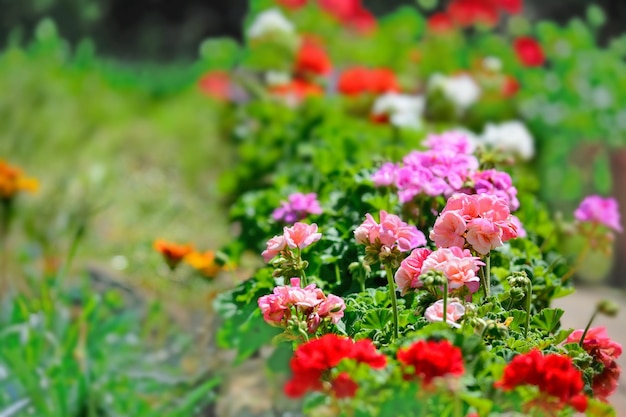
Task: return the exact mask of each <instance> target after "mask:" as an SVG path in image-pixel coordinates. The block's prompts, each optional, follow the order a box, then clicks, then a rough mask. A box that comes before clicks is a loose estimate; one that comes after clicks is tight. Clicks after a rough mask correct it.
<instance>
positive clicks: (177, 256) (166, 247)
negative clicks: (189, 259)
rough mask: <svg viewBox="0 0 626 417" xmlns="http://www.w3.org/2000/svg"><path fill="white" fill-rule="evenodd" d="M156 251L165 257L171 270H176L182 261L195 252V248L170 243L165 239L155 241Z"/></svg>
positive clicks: (188, 245)
mask: <svg viewBox="0 0 626 417" xmlns="http://www.w3.org/2000/svg"><path fill="white" fill-rule="evenodd" d="M153 247H154V249H155V250H156V251H157V252H159V253H160V254H161V255H163V258H164V259H165V262H166V263H167V266H169V267H170V269H172V270H173V269H175V268H176V267H177V266H178V264H179V263H180V261H182V260H183V258H185V256H187V255H189V254H190V253H192V252H193V250H194V249H193V246H192V245H190V244H184V245H180V244H177V243H172V242H168V241H167V240H164V239H157V240H155V241H154V245H153Z"/></svg>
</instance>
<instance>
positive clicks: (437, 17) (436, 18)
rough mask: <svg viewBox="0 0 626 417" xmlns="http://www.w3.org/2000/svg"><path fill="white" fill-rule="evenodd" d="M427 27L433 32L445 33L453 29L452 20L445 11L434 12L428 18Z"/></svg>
mask: <svg viewBox="0 0 626 417" xmlns="http://www.w3.org/2000/svg"><path fill="white" fill-rule="evenodd" d="M427 24H428V29H429V30H430V31H431V32H435V33H446V32H450V31H451V30H453V29H454V21H453V20H452V18H451V17H450V15H449V14H447V13H443V12H440V13H435V14H434V15H432V16H430V17H429V18H428V23H427Z"/></svg>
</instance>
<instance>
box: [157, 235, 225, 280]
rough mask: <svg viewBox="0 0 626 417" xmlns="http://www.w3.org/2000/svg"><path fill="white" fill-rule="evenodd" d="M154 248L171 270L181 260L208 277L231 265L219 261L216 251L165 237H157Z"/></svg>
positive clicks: (213, 276)
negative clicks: (200, 249) (165, 238)
mask: <svg viewBox="0 0 626 417" xmlns="http://www.w3.org/2000/svg"><path fill="white" fill-rule="evenodd" d="M153 248H154V250H156V251H157V252H159V253H160V254H161V255H162V256H163V259H164V260H165V263H166V264H167V266H168V267H169V268H170V270H172V271H173V270H175V269H176V268H177V267H178V265H179V264H180V263H181V262H185V263H186V264H188V265H189V266H191V267H192V268H194V269H195V270H196V271H198V272H200V273H201V274H202V275H203V276H205V277H207V278H215V277H216V276H217V274H218V273H219V272H220V271H223V270H226V269H227V268H228V267H229V266H228V265H223V264H221V263H219V262H217V257H216V254H215V252H214V251H212V250H208V251H204V252H200V251H197V250H196V249H195V247H194V246H193V245H192V244H189V243H186V244H178V243H174V242H169V241H167V240H164V239H157V240H155V241H154V243H153Z"/></svg>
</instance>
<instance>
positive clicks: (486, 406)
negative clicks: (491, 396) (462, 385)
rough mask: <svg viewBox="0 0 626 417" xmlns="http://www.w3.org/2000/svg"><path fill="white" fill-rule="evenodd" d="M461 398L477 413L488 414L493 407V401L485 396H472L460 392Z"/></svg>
mask: <svg viewBox="0 0 626 417" xmlns="http://www.w3.org/2000/svg"><path fill="white" fill-rule="evenodd" d="M461 399H462V400H463V401H465V402H466V403H467V404H468V405H469V406H471V407H474V408H475V409H476V411H477V412H478V415H481V416H483V415H484V416H486V415H489V413H490V412H491V409H492V408H493V401H491V400H488V399H486V398H481V397H474V396H472V395H470V394H468V393H462V394H461Z"/></svg>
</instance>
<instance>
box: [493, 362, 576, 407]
mask: <svg viewBox="0 0 626 417" xmlns="http://www.w3.org/2000/svg"><path fill="white" fill-rule="evenodd" d="M522 385H534V386H536V387H538V388H539V392H540V394H539V398H538V399H537V400H536V401H535V402H532V403H529V404H527V406H528V407H537V408H539V409H540V410H542V411H544V412H546V415H552V412H553V411H555V410H561V409H562V408H563V407H565V406H567V405H569V406H572V407H574V408H575V409H576V410H578V411H580V412H584V411H585V410H586V408H587V397H585V395H584V393H583V387H584V383H583V378H582V375H581V373H580V371H579V370H578V369H576V368H575V367H574V365H573V363H572V359H571V358H569V357H568V356H563V355H557V354H548V355H543V354H542V353H541V352H540V351H538V350H532V351H530V352H529V353H526V354H522V355H517V356H516V357H514V358H513V360H512V361H511V362H510V363H509V364H507V366H506V367H505V368H504V376H503V377H502V379H501V380H500V381H498V382H497V383H496V387H499V388H503V389H504V390H512V389H515V388H516V387H518V386H522Z"/></svg>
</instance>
